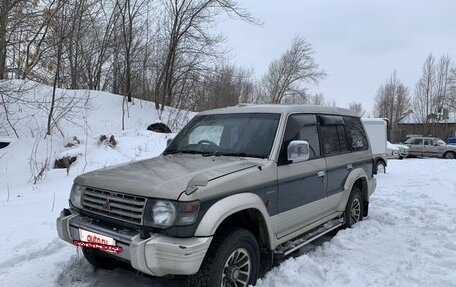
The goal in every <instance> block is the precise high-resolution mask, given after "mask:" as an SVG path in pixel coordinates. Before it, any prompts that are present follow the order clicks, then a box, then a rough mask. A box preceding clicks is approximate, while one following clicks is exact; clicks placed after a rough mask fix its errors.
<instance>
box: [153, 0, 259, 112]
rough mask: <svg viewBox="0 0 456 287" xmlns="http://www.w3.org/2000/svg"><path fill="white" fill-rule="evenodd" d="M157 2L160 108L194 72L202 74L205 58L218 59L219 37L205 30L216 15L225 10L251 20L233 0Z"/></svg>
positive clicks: (156, 90)
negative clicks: (158, 6)
mask: <svg viewBox="0 0 456 287" xmlns="http://www.w3.org/2000/svg"><path fill="white" fill-rule="evenodd" d="M161 3H162V4H163V11H162V18H161V21H160V24H159V29H160V31H161V33H160V34H159V38H160V41H161V42H162V43H163V47H162V49H160V50H161V51H163V53H162V55H161V56H159V59H160V60H159V62H158V65H157V69H158V71H157V79H156V81H155V87H154V95H155V96H154V99H155V105H156V108H157V109H159V105H160V104H161V111H163V109H164V106H165V105H171V104H172V103H173V99H174V96H175V91H176V90H178V89H179V88H178V86H180V88H182V87H187V88H188V87H189V86H191V83H187V81H190V82H192V81H193V80H194V79H195V74H200V75H203V74H204V71H207V70H208V67H207V65H208V62H207V61H208V58H211V57H212V58H213V57H216V58H220V56H221V55H220V54H218V53H217V52H216V51H215V47H216V46H217V45H218V44H219V43H220V42H221V41H222V39H223V38H222V37H221V36H220V35H213V34H211V33H210V32H209V31H210V29H209V28H210V27H211V26H212V25H214V23H215V22H216V21H217V15H218V14H220V13H221V12H225V13H227V14H229V15H234V16H236V17H238V18H240V19H242V20H244V21H248V22H251V23H254V19H253V18H252V16H251V15H250V13H248V12H246V11H244V10H243V9H241V8H240V7H239V6H238V4H237V2H236V1H235V0H180V1H179V0H171V1H170V0H162V2H161ZM190 74H192V76H191V77H188V76H189V75H190Z"/></svg>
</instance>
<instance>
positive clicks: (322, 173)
mask: <svg viewBox="0 0 456 287" xmlns="http://www.w3.org/2000/svg"><path fill="white" fill-rule="evenodd" d="M325 174H326V172H325V171H324V170H322V171H319V172H317V176H318V177H323V176H325Z"/></svg>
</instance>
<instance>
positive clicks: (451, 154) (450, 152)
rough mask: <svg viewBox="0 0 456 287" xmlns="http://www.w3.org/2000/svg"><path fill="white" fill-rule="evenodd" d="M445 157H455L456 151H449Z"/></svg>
mask: <svg viewBox="0 0 456 287" xmlns="http://www.w3.org/2000/svg"><path fill="white" fill-rule="evenodd" d="M443 157H444V158H446V159H455V158H456V153H454V152H452V151H447V152H446V153H445V155H444V156H443Z"/></svg>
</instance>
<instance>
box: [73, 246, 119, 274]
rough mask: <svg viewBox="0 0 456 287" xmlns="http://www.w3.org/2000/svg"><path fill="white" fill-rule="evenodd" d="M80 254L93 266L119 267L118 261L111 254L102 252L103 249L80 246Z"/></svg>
mask: <svg viewBox="0 0 456 287" xmlns="http://www.w3.org/2000/svg"><path fill="white" fill-rule="evenodd" d="M82 254H84V257H85V258H86V259H87V261H89V263H90V264H92V265H93V266H94V267H95V268H101V269H108V270H112V269H114V268H116V267H119V262H118V261H117V260H116V259H114V258H113V257H112V256H109V255H107V254H104V253H103V251H100V250H98V249H91V248H84V247H83V248H82Z"/></svg>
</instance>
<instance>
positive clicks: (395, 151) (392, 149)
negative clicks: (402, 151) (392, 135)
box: [386, 141, 399, 158]
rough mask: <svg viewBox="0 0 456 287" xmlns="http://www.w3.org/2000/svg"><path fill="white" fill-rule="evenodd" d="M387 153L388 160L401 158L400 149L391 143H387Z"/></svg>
mask: <svg viewBox="0 0 456 287" xmlns="http://www.w3.org/2000/svg"><path fill="white" fill-rule="evenodd" d="M386 153H387V155H388V158H399V148H398V147H396V146H395V145H393V144H392V143H390V142H389V141H386Z"/></svg>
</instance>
